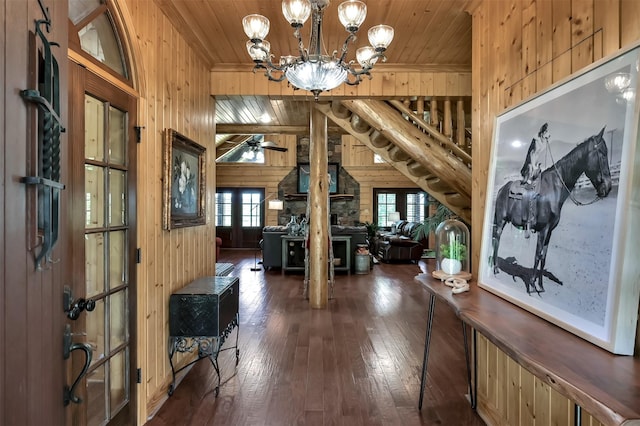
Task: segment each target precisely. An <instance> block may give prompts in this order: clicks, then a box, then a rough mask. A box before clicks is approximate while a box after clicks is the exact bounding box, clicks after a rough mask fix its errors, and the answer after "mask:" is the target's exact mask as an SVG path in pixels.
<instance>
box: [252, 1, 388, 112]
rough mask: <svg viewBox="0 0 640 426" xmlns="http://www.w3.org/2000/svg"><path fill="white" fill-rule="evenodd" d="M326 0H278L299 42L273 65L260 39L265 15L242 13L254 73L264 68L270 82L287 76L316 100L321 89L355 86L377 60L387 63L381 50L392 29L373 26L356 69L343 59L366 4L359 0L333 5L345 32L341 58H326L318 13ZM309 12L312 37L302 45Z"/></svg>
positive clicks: (358, 55) (265, 30) (266, 29)
mask: <svg viewBox="0 0 640 426" xmlns="http://www.w3.org/2000/svg"><path fill="white" fill-rule="evenodd" d="M329 1H330V0H283V2H282V13H283V15H284V17H285V19H286V20H287V21H289V23H290V24H291V27H293V35H294V37H295V38H296V39H297V40H298V56H293V55H287V56H282V57H280V61H279V63H277V64H274V63H273V61H272V58H274V55H273V54H271V51H270V49H271V44H270V43H269V42H268V41H267V40H265V38H266V37H267V34H268V33H269V26H270V23H269V19H267V18H266V17H264V16H262V15H247V16H245V17H244V18H243V19H242V26H243V27H244V32H245V33H246V34H247V36H248V37H249V39H250V40H249V41H247V51H248V52H249V55H250V56H251V59H253V61H254V62H255V67H254V68H253V71H254V72H255V71H257V70H259V69H264V70H266V71H265V76H266V77H267V78H269V80H271V81H282V80H284V79H285V78H287V79H288V80H289V83H291V84H292V85H293V86H294V87H295V88H298V89H304V90H308V91H310V92H312V93H313V95H314V98H315V99H316V100H318V96H319V95H320V92H323V91H327V90H331V89H335V88H336V87H338V86H339V85H341V84H342V83H346V84H349V85H352V86H355V85H358V84H359V83H360V81H362V78H363V76H365V75H366V76H368V77H369V78H371V74H370V71H371V69H372V68H373V66H374V65H375V63H376V62H377V61H378V59H381V60H382V61H383V62H384V61H386V57H385V56H384V52H385V51H386V50H387V47H388V46H389V44H390V43H391V41H392V40H393V28H392V27H390V26H388V25H376V26H374V27H372V28H370V29H369V33H368V36H369V43H371V46H366V47H361V48H359V49H358V50H357V51H356V60H357V61H358V63H359V64H360V67H361V68H360V69H356V68H354V62H355V61H349V62H347V61H346V56H347V51H348V45H349V43H353V42H355V40H356V33H357V32H358V29H359V28H360V25H361V24H362V22H363V21H364V19H365V18H366V16H367V6H366V5H365V4H364V3H363V2H361V1H358V0H347V1H345V2H344V3H342V4H340V5H339V6H338V17H339V18H340V22H341V23H342V25H344V27H345V29H346V30H347V32H348V33H349V35H348V36H347V38H346V40H345V42H344V43H343V45H342V49H341V51H340V54H339V55H340V56H338V51H334V52H333V55H331V56H329V55H327V54H326V53H323V52H322V42H323V40H322V17H323V14H324V10H325V8H326V7H327V6H328V5H329ZM309 16H311V24H312V25H313V26H312V28H311V36H310V39H309V47H308V48H305V47H304V43H303V42H302V36H301V35H300V30H301V29H302V26H303V25H304V23H305V22H306V21H307V19H309Z"/></svg>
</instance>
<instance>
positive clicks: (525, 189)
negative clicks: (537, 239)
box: [509, 179, 540, 238]
mask: <svg viewBox="0 0 640 426" xmlns="http://www.w3.org/2000/svg"><path fill="white" fill-rule="evenodd" d="M538 187H539V181H538V179H535V180H533V182H531V183H528V182H522V181H519V180H516V181H513V183H512V185H511V186H510V187H509V198H513V199H514V200H519V201H520V205H521V209H520V210H521V212H522V223H523V224H524V237H525V238H529V235H530V232H531V230H532V229H533V228H534V227H535V225H536V224H535V223H534V222H535V217H536V213H537V212H536V210H537V208H536V202H535V200H536V198H537V197H538V195H540V194H539V192H538Z"/></svg>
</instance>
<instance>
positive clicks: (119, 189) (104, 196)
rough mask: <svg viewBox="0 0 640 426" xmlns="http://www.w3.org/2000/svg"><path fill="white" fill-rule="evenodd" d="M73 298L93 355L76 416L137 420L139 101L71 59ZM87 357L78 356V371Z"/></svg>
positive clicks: (91, 420)
mask: <svg viewBox="0 0 640 426" xmlns="http://www.w3.org/2000/svg"><path fill="white" fill-rule="evenodd" d="M69 68H70V78H69V82H70V87H71V99H70V110H71V114H72V117H73V121H72V122H71V125H70V128H71V132H70V144H71V146H72V147H73V148H72V149H73V151H72V164H71V166H72V169H73V178H72V185H73V188H74V191H73V194H72V206H73V210H72V223H73V265H72V267H73V273H74V277H76V279H75V280H74V282H73V286H72V289H71V290H72V293H73V298H74V299H76V300H77V299H78V298H83V299H85V301H86V302H85V309H84V310H82V311H81V312H80V313H79V315H78V318H77V319H76V320H74V321H72V327H73V329H72V331H73V334H74V336H78V337H77V338H75V339H74V340H78V341H83V342H85V343H86V344H88V345H89V346H90V348H91V353H92V359H91V362H90V364H89V366H88V370H87V372H86V376H85V378H84V379H83V382H82V386H79V388H78V390H77V396H78V397H79V398H81V399H82V402H81V403H79V404H74V407H73V410H72V419H73V420H72V422H73V423H74V424H83V425H104V424H132V423H133V419H134V418H135V410H134V409H133V407H132V405H133V401H135V398H134V391H135V383H136V374H135V364H134V360H135V345H134V344H135V338H134V337H135V336H134V333H133V328H134V325H135V262H136V260H135V259H136V255H135V247H136V241H135V240H136V238H135V165H136V141H135V117H136V100H135V98H133V97H132V96H130V95H128V94H127V93H125V92H123V91H122V90H120V89H118V88H116V87H115V86H113V85H111V84H110V83H108V82H107V81H105V80H103V79H101V78H100V77H98V76H96V75H95V74H94V73H92V72H91V71H88V70H87V69H86V68H84V67H82V66H80V65H77V64H75V63H71V64H70V66H69ZM83 366H84V359H83V357H82V356H78V357H76V358H75V359H74V360H73V371H74V372H77V371H80V370H81V369H82V368H83Z"/></svg>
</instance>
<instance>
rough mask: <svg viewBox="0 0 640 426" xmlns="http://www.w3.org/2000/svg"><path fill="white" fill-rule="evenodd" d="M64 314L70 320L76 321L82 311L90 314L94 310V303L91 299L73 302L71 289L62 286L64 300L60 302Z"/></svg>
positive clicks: (80, 299) (79, 299)
mask: <svg viewBox="0 0 640 426" xmlns="http://www.w3.org/2000/svg"><path fill="white" fill-rule="evenodd" d="M62 305H63V307H64V312H65V313H66V314H67V318H69V319H70V320H74V321H75V320H77V319H78V317H79V316H80V313H81V312H82V311H87V312H91V311H93V310H94V309H95V308H96V302H95V300H92V299H85V298H82V297H80V298H78V299H76V300H73V296H72V295H71V289H70V288H69V287H68V286H64V300H63V302H62Z"/></svg>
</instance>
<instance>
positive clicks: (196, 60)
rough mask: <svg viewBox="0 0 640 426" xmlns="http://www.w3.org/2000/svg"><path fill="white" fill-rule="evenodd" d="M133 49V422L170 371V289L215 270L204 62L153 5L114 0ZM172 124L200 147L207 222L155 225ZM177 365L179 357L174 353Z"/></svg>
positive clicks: (158, 394) (151, 404)
mask: <svg viewBox="0 0 640 426" xmlns="http://www.w3.org/2000/svg"><path fill="white" fill-rule="evenodd" d="M116 4H117V7H118V9H119V10H120V11H121V13H122V15H123V16H122V20H123V22H125V23H128V24H129V25H128V27H127V28H126V31H128V32H129V34H128V39H129V40H131V41H132V46H131V48H132V50H133V51H134V53H135V57H134V58H133V68H134V70H135V74H136V75H134V81H137V87H136V88H137V89H138V91H139V94H140V103H139V106H138V111H139V113H138V114H139V116H138V124H139V125H140V126H142V127H143V129H142V141H141V143H140V145H139V151H138V159H139V161H138V167H139V168H138V183H137V188H138V191H137V196H138V199H137V206H138V216H137V217H138V246H139V247H140V248H141V250H142V263H141V264H140V265H139V268H138V292H137V308H138V323H137V333H138V334H137V342H138V354H139V362H140V364H141V365H139V367H141V368H142V384H141V387H140V394H139V404H138V424H144V423H145V422H146V419H147V417H148V416H149V414H150V413H152V412H153V411H154V410H155V409H156V408H157V407H158V406H159V405H160V404H161V403H162V402H163V401H164V400H165V399H166V397H167V388H168V385H169V383H170V381H171V369H170V366H169V360H168V357H167V349H168V348H167V342H168V305H169V296H170V295H171V293H173V292H174V291H176V290H177V289H179V288H182V287H184V286H185V285H186V284H188V283H189V282H191V281H192V280H194V279H195V278H198V277H201V276H205V275H213V274H214V269H215V260H214V259H215V226H214V221H213V212H214V199H215V197H214V195H215V186H216V185H215V140H214V139H215V103H214V101H213V98H212V97H211V96H210V93H211V90H210V81H211V76H210V73H209V69H208V66H207V65H206V64H205V63H204V62H203V61H202V60H201V57H200V56H199V55H198V54H197V53H196V52H195V51H194V50H193V49H192V48H191V47H189V46H188V45H187V43H186V41H185V40H184V39H183V38H182V36H180V34H179V33H178V31H177V30H176V28H175V27H173V25H172V24H171V23H170V22H169V20H168V19H167V17H166V16H164V15H163V14H162V12H161V11H160V9H159V8H158V7H157V5H156V3H155V2H153V1H148V0H119V1H116ZM168 128H171V129H175V130H177V131H178V132H180V133H182V134H183V135H185V136H187V137H189V138H190V139H192V140H194V141H196V142H197V143H199V144H201V145H203V146H204V147H205V148H207V153H206V164H207V170H206V173H207V174H206V181H207V191H206V198H207V199H206V205H207V217H206V225H203V226H196V227H189V228H180V229H173V230H171V231H166V230H163V229H162V202H163V200H162V188H163V172H162V163H163V157H162V153H163V134H164V132H165V130H166V129H168ZM181 361H182V362H184V357H182V358H181Z"/></svg>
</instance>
